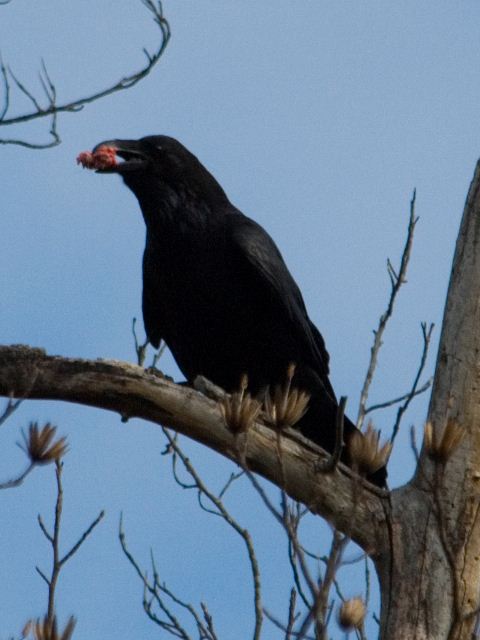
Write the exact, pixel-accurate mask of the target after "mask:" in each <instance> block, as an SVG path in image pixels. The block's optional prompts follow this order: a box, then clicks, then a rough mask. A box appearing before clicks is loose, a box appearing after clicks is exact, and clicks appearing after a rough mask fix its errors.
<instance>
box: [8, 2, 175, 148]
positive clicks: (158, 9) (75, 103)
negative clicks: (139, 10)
mask: <svg viewBox="0 0 480 640" xmlns="http://www.w3.org/2000/svg"><path fill="white" fill-rule="evenodd" d="M141 2H142V4H143V5H144V6H145V7H146V8H147V10H148V11H149V12H150V13H151V14H152V16H153V20H154V22H155V23H156V24H157V26H158V28H159V30H160V33H161V40H160V43H159V45H158V47H157V49H156V51H154V53H149V52H148V51H147V50H146V49H143V52H144V53H145V56H146V58H147V61H146V63H145V65H144V66H143V67H142V68H141V69H139V70H138V71H136V72H134V73H131V74H130V75H127V76H124V77H123V78H121V79H120V80H118V81H117V82H114V83H112V84H111V85H109V86H108V87H106V88H105V89H102V90H100V91H96V92H93V93H90V94H89V95H86V96H83V97H80V98H76V99H75V100H70V101H67V102H63V103H61V104H57V96H56V89H55V85H54V84H53V82H52V80H51V79H50V76H49V74H48V72H47V69H46V67H45V63H44V62H43V61H42V69H41V72H40V83H41V85H42V88H43V91H44V94H45V96H44V97H45V99H46V105H45V106H42V105H41V104H40V102H39V100H38V99H37V98H36V97H35V96H34V95H33V93H32V92H31V91H30V90H28V89H27V88H26V87H25V86H24V84H23V83H22V82H20V80H19V79H18V78H17V77H16V76H15V75H14V73H13V71H12V70H11V69H10V68H9V67H7V66H6V65H5V64H4V63H3V61H2V60H1V58H0V75H1V82H2V83H3V94H4V98H3V107H2V109H0V126H11V125H15V124H22V123H25V122H30V121H31V120H37V119H38V118H45V117H47V118H48V117H50V118H51V125H50V135H51V136H52V140H51V141H50V142H46V143H40V144H36V143H31V142H27V141H25V140H20V139H14V138H0V144H15V145H20V146H22V147H27V148H28V149H49V148H50V147H54V146H56V145H58V144H60V137H59V135H58V133H57V115H58V114H59V113H63V112H73V111H79V110H80V109H83V107H84V106H85V105H86V104H89V103H91V102H95V101H96V100H100V99H101V98H104V97H106V96H109V95H111V94H113V93H117V92H118V91H124V90H125V89H130V87H133V86H134V85H135V84H137V82H140V80H142V79H143V78H145V76H147V75H148V74H149V73H150V72H151V71H152V69H153V67H154V66H155V65H156V64H157V62H158V61H159V60H160V58H161V57H162V55H163V53H164V51H165V49H166V47H167V44H168V41H169V40H170V35H171V34H170V25H169V24H168V21H167V20H166V18H165V17H164V15H163V8H162V3H161V2H154V0H141ZM10 80H12V81H13V83H14V84H15V86H16V87H17V89H18V90H19V91H20V92H21V93H23V94H24V95H25V96H26V97H27V98H28V99H29V100H30V102H31V103H32V107H33V108H32V110H31V111H29V112H28V113H24V114H21V115H15V116H12V117H10V118H7V113H8V111H9V109H10V104H11V93H12V92H11V85H10Z"/></svg>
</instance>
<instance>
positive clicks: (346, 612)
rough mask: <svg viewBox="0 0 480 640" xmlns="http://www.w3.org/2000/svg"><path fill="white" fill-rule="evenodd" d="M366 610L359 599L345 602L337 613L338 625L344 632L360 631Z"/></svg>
mask: <svg viewBox="0 0 480 640" xmlns="http://www.w3.org/2000/svg"><path fill="white" fill-rule="evenodd" d="M366 613H367V610H366V608H365V603H364V601H363V600H362V598H360V597H356V598H350V599H349V600H345V602H344V603H343V604H342V606H341V607H340V609H339V612H338V624H339V625H340V627H341V628H342V629H343V630H344V631H351V630H352V629H361V628H362V626H363V622H364V620H365V615H366Z"/></svg>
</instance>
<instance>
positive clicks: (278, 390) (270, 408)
mask: <svg viewBox="0 0 480 640" xmlns="http://www.w3.org/2000/svg"><path fill="white" fill-rule="evenodd" d="M294 374H295V365H294V364H293V363H291V364H290V365H289V366H288V369H287V382H286V384H285V385H284V386H281V385H277V386H276V387H275V389H274V390H273V392H268V393H267V394H266V395H265V399H264V408H265V413H266V419H267V421H268V422H269V423H270V424H271V425H272V426H274V427H275V428H276V429H278V430H279V431H281V430H282V429H285V428H286V427H293V425H294V424H296V423H297V422H298V421H299V420H300V418H302V416H303V415H304V414H305V411H306V410H307V407H308V403H309V400H310V394H309V393H306V392H305V391H300V390H299V389H292V378H293V376H294Z"/></svg>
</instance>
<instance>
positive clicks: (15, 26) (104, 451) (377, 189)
mask: <svg viewBox="0 0 480 640" xmlns="http://www.w3.org/2000/svg"><path fill="white" fill-rule="evenodd" d="M111 6H112V3H107V2H93V1H91V0H83V2H82V3H65V2H60V0H52V1H51V2H49V3H33V5H32V3H29V5H28V7H27V5H26V4H25V3H23V2H21V0H12V2H11V3H10V4H9V5H6V6H3V7H0V48H1V51H2V55H3V57H4V59H5V61H6V62H8V63H9V64H10V65H11V66H12V67H13V69H14V71H15V72H16V74H17V75H18V76H19V77H20V78H21V79H22V81H24V82H25V83H26V84H28V86H29V87H35V86H37V87H38V80H37V72H38V69H39V64H40V62H39V61H40V58H41V57H43V58H44V59H45V62H46V65H47V67H48V69H49V72H50V75H51V77H52V78H53V79H54V81H55V82H56V85H57V91H58V94H59V97H60V98H65V99H71V98H74V97H77V96H79V95H84V94H86V93H88V92H90V91H91V90H92V89H97V88H101V87H102V86H104V85H105V84H106V83H108V82H110V81H111V80H112V79H117V78H118V77H120V76H122V75H124V74H125V73H127V72H130V71H131V70H135V69H136V68H137V67H138V66H140V65H141V64H142V63H143V54H142V47H144V46H147V47H149V48H150V49H153V48H154V46H155V45H156V42H157V32H156V29H155V25H154V24H153V23H152V22H151V20H150V16H149V15H148V13H147V12H146V11H145V9H144V8H143V7H142V5H141V3H140V2H136V1H134V0H118V2H116V3H115V13H112V9H111ZM164 9H165V13H166V15H167V17H168V18H169V20H170V24H171V28H172V40H171V43H170V45H169V47H168V49H167V52H166V54H165V57H164V58H163V59H162V61H161V63H160V65H159V66H158V68H157V69H156V70H155V72H154V73H153V74H152V75H151V76H150V77H148V78H147V79H146V80H145V81H144V82H143V83H141V84H140V85H138V86H137V87H135V88H134V89H132V90H131V91H128V92H125V93H123V94H117V95H115V96H112V97H110V98H106V99H105V100H103V101H102V102H99V103H96V104H94V105H91V106H89V107H86V108H85V109H84V110H83V111H82V112H80V113H77V114H67V115H64V116H62V117H61V118H60V122H59V128H60V133H61V135H62V139H63V143H62V145H61V146H59V147H57V148H54V149H51V150H48V151H39V152H32V151H27V150H25V149H20V148H16V147H11V146H4V147H2V148H1V155H0V170H1V175H2V178H3V180H2V215H1V216H0V242H1V253H0V255H1V258H0V260H1V269H0V290H1V292H2V295H1V302H0V305H1V314H0V328H1V342H2V343H3V344H9V343H27V344H31V345H34V346H41V347H44V348H45V349H47V351H48V352H49V353H52V354H57V353H58V354H63V355H68V356H80V357H88V358H96V357H103V358H118V359H125V360H133V357H134V353H133V345H132V340H131V334H130V324H131V319H132V317H133V316H137V317H140V313H141V312H140V295H141V273H140V262H141V253H142V250H143V241H144V228H143V222H142V220H141V216H140V214H139V211H138V207H137V204H136V201H135V199H134V197H133V196H132V194H131V193H130V192H129V191H128V190H127V189H126V188H124V187H123V185H122V184H121V182H120V180H119V179H118V178H116V177H111V176H96V175H94V174H92V173H89V172H86V171H82V170H81V169H80V168H79V167H77V166H76V164H75V157H76V155H77V153H78V152H79V151H81V150H85V149H88V148H91V147H92V146H93V145H94V144H95V143H97V142H98V141H100V140H103V139H108V138H111V137H125V138H128V137H140V136H143V135H147V134H153V133H163V134H167V135H172V136H174V137H177V138H179V139H180V140H181V141H182V142H183V143H184V144H185V145H186V146H187V147H189V148H190V149H191V150H192V151H193V152H194V153H195V154H196V155H198V157H199V158H200V159H201V161H202V162H203V163H204V164H205V165H206V166H207V167H208V168H209V169H210V170H211V171H212V172H213V173H214V175H215V176H216V177H217V179H218V180H219V181H220V183H221V184H222V185H223V187H224V188H225V190H226V192H227V193H228V194H229V196H230V198H231V200H232V202H233V203H234V204H235V205H236V206H238V207H239V208H240V209H241V210H242V211H244V212H245V213H246V214H247V215H250V216H251V217H253V218H255V219H256V220H257V221H258V222H260V223H261V224H262V225H263V226H265V227H266V228H267V229H268V231H269V232H270V233H271V235H272V236H273V237H274V239H275V240H276V242H277V244H278V245H279V247H280V249H281V251H282V253H283V255H284V257H285V259H286V261H287V264H288V265H289V267H290V269H291V271H292V273H293V274H294V276H295V278H296V280H297V281H298V283H299V285H300V287H301V289H302V292H303V294H304V297H305V301H306V303H307V307H308V309H309V313H310V316H311V318H312V319H313V320H314V322H315V323H316V324H317V325H318V327H319V328H320V330H321V331H322V334H323V335H324V337H325V340H326V342H327V346H328V349H329V352H330V355H331V369H332V375H331V377H332V382H333V385H334V388H335V389H336V391H337V393H338V394H339V395H340V394H343V395H348V397H349V403H348V412H349V414H351V415H354V414H355V407H356V404H357V402H358V397H359V392H360V388H361V383H362V380H363V376H364V374H365V370H366V366H367V363H368V356H369V349H370V345H371V339H372V329H373V328H374V327H375V325H376V323H377V321H378V316H379V314H380V313H381V312H382V311H383V308H384V305H385V303H386V299H387V294H388V290H389V284H388V278H387V275H386V270H385V264H386V258H387V257H390V258H391V259H392V261H393V262H394V264H398V258H399V256H400V253H401V249H402V246H403V242H404V231H405V228H406V224H407V216H408V207H409V201H410V197H411V194H412V190H413V188H414V187H416V188H417V214H418V215H419V216H420V222H419V224H418V228H417V233H416V240H415V247H414V255H413V258H412V262H411V268H410V272H409V277H408V284H407V285H406V286H405V288H404V289H403V290H402V292H401V294H400V298H399V304H398V310H397V312H396V315H395V318H394V320H393V321H392V323H391V325H390V326H389V328H388V330H387V333H386V335H385V343H386V344H385V347H384V350H383V351H382V354H381V357H380V363H379V369H378V374H377V378H376V382H375V384H374V386H373V388H372V395H371V400H372V401H375V402H376V401H381V400H385V399H388V398H390V397H392V396H396V395H398V394H399V393H402V392H404V391H405V390H407V389H408V387H409V385H410V383H411V380H412V377H413V375H414V373H415V370H416V366H417V362H418V360H419V356H420V352H419V350H420V347H421V333H420V322H421V321H423V320H425V321H429V322H430V321H432V322H435V323H436V327H437V328H436V331H435V340H434V344H433V348H432V352H431V354H430V358H429V362H428V366H427V373H426V377H428V375H431V374H432V372H433V367H434V361H435V352H436V346H437V339H438V336H439V329H440V324H441V318H442V312H443V304H444V299H445V294H446V288H447V283H448V277H449V272H450V267H451V258H452V255H453V249H454V244H455V239H456V234H457V229H458V224H459V221H460V215H461V212H462V207H463V202H464V199H465V195H466V191H467V188H468V185H469V181H470V179H471V176H472V173H473V169H474V165H475V162H476V160H477V157H478V151H479V147H480V145H479V138H480V133H479V128H478V105H479V104H480V43H479V36H478V28H477V25H478V22H479V20H480V5H479V4H478V3H477V2H472V1H470V2H468V1H462V2H459V3H450V2H443V1H435V2H431V1H424V2H422V3H419V2H413V1H403V2H400V3H386V2H385V3H380V2H373V1H371V2H355V1H353V0H345V1H342V2H313V1H307V0H303V1H299V2H296V3H292V2H286V1H284V0H275V1H273V0H265V1H264V2H252V1H246V2H237V1H235V2H234V1H232V0H230V1H229V0H224V1H223V2H221V3H220V2H214V1H213V0H209V1H204V0H184V1H183V2H178V1H177V2H175V1H174V0H170V1H168V0H166V2H165V3H164ZM17 98H18V101H17ZM15 100H16V103H15V104H16V105H18V111H23V110H24V109H26V108H28V104H26V103H25V102H24V100H23V99H22V98H21V97H18V96H17V97H16V98H15ZM15 104H14V106H15ZM20 133H25V135H28V136H29V139H33V140H37V141H45V140H46V139H47V127H46V124H45V123H43V124H42V123H36V124H35V125H29V126H28V127H25V128H24V129H22V130H21V131H16V132H13V131H12V130H7V129H6V128H5V127H4V128H3V130H2V129H0V135H3V136H4V137H10V136H12V135H19V134H20ZM161 366H162V368H163V369H164V370H165V371H166V372H167V373H169V374H170V375H173V376H175V377H176V378H178V377H179V372H178V370H177V369H176V367H175V364H174V362H173V360H172V359H171V357H170V356H168V355H167V356H165V358H164V360H163V361H162V365H161ZM427 402H428V398H427V397H424V398H423V399H422V400H418V401H416V402H415V403H414V405H413V406H412V409H411V410H410V411H409V413H408V415H407V417H406V419H405V422H404V426H403V432H402V434H401V436H400V438H399V443H398V446H397V449H396V451H395V453H394V456H393V460H392V463H391V469H390V478H391V484H392V485H393V486H397V485H399V484H401V483H403V482H405V481H407V480H408V478H409V477H410V475H411V473H412V470H413V456H412V454H411V452H410V449H409V446H408V428H409V426H410V424H414V425H416V428H417V432H418V434H420V433H421V427H422V423H423V421H424V418H425V415H426V410H427ZM31 419H38V420H40V421H42V420H51V421H52V422H54V423H55V424H58V426H59V430H60V432H61V433H62V434H65V435H68V439H69V442H70V452H69V454H68V455H67V457H66V458H65V471H64V482H65V516H64V517H65V524H64V528H63V535H64V539H65V542H64V545H65V547H68V546H69V545H70V544H71V543H73V542H74V541H75V539H76V536H77V535H78V534H79V533H80V532H81V531H82V530H83V529H84V528H85V527H86V526H87V525H88V524H89V522H90V521H91V520H92V519H93V517H95V515H96V514H97V513H98V511H100V510H101V509H105V510H106V518H105V521H104V522H103V523H102V524H101V525H100V527H99V528H98V530H97V531H96V532H95V534H94V536H93V537H92V539H90V540H88V541H87V543H86V545H85V547H84V548H83V549H82V551H81V553H80V554H79V555H78V556H77V557H75V558H74V559H73V560H72V562H71V563H70V564H69V565H67V567H66V568H65V571H64V574H63V575H62V576H61V578H60V585H59V596H58V611H59V615H60V617H61V619H62V620H65V619H66V617H67V616H68V615H69V614H70V613H75V615H76V616H77V617H78V627H77V631H76V633H75V637H76V638H79V639H84V638H85V639H86V638H91V637H105V638H110V637H111V638H113V637H118V636H119V635H122V637H130V636H132V637H133V636H136V637H140V636H141V637H143V638H154V637H157V636H158V630H157V629H156V628H155V627H154V626H153V625H152V624H151V623H149V622H148V621H147V620H146V618H145V616H144V615H143V614H142V612H141V586H140V584H139V583H138V581H137V579H136V578H135V576H134V575H133V573H132V571H131V568H130V567H129V566H128V565H127V563H126V561H125V559H124V558H123V556H122V555H121V552H120V549H119V545H118V541H117V539H116V533H117V529H118V519H119V513H120V511H121V510H122V511H123V513H124V523H125V529H126V533H127V537H128V540H129V541H130V545H131V547H132V550H134V551H135V553H136V555H137V557H138V559H139V561H140V562H141V563H142V564H144V565H145V566H147V565H148V558H149V550H150V548H152V549H154V551H155V554H156V557H157V562H158V565H159V568H160V570H161V575H162V577H163V579H165V580H166V581H167V583H168V584H169V586H170V587H172V589H175V590H176V591H177V593H179V594H181V595H182V597H184V598H185V599H186V600H189V601H192V602H194V603H196V604H198V603H199V601H200V600H205V601H206V602H207V603H208V605H209V608H210V610H211V612H212V614H213V615H214V617H215V620H216V622H217V627H218V629H219V631H220V633H221V636H222V638H226V639H230V638H231V639H234V638H239V637H248V634H249V633H250V630H251V628H252V617H251V588H250V584H249V578H248V566H247V564H246V562H245V558H244V554H243V547H242V543H241V541H240V540H237V539H236V538H235V537H234V536H233V534H231V533H230V532H229V531H228V530H226V527H225V525H224V524H223V523H221V522H220V521H217V519H215V518H212V517H208V516H207V515H206V514H204V513H203V512H200V511H199V509H198V507H197V505H196V500H195V497H194V496H193V495H191V494H190V493H188V492H182V491H181V490H180V489H178V488H177V487H176V485H175V484H174V482H173V480H172V478H171V472H170V467H169V463H168V460H166V459H165V458H163V457H162V456H161V455H160V453H161V451H162V449H163V448H164V441H163V439H162V435H161V432H160V429H159V428H157V427H156V426H153V425H149V424H146V423H141V422H140V421H137V420H132V421H130V422H129V423H128V424H126V425H125V424H122V423H121V422H120V420H119V418H118V417H117V416H115V415H110V414H107V413H103V412H100V411H95V410H92V409H88V408H82V407H76V406H70V405H60V404H53V403H37V402H35V403H34V402H31V403H25V404H24V405H23V406H22V408H21V409H20V410H19V411H18V412H17V413H16V414H15V415H14V416H13V417H12V419H11V420H10V421H9V422H8V423H7V424H6V425H4V426H3V427H2V432H1V434H0V436H1V438H2V440H1V442H2V447H1V452H0V459H1V468H2V472H1V473H2V477H4V478H7V477H9V476H10V475H11V474H13V473H14V472H15V471H16V470H18V469H19V468H20V467H21V466H22V464H23V457H22V454H21V451H20V450H19V449H18V448H17V447H15V444H14V443H15V441H16V440H18V439H19V433H20V429H21V428H25V426H26V425H27V424H28V421H29V420H31ZM375 423H376V426H378V427H379V428H382V430H383V431H384V432H385V434H388V433H389V429H390V428H391V426H392V423H393V413H392V412H385V413H383V414H379V415H378V416H377V417H376V419H375ZM186 449H187V450H188V453H189V455H190V456H191V458H192V459H193V460H195V462H196V463H197V464H198V467H199V469H200V470H201V471H202V473H203V474H204V476H205V478H206V479H207V480H208V481H209V482H210V483H211V484H212V486H213V487H220V486H222V484H223V482H224V480H225V479H226V477H228V474H229V473H230V470H231V466H230V465H229V464H228V463H227V462H225V461H223V460H222V459H221V458H219V457H218V456H216V455H214V454H212V453H210V452H208V451H206V450H204V449H203V448H201V447H198V446H196V445H194V444H191V443H186ZM53 496H54V475H53V468H42V469H40V470H38V471H37V473H36V474H35V475H34V476H33V477H31V478H29V479H28V481H27V482H26V483H25V485H24V486H23V487H21V488H19V489H17V490H12V491H9V492H3V494H2V496H1V498H2V500H1V504H0V514H1V515H0V518H1V521H2V527H0V620H1V621H2V622H1V625H2V628H1V629H0V638H6V637H7V636H8V634H13V633H15V632H17V631H18V630H19V629H20V628H21V626H22V624H23V622H24V621H25V619H26V618H27V617H29V616H35V615H40V614H42V613H43V611H44V608H45V603H46V594H45V589H44V585H43V583H42V581H41V580H40V578H39V577H38V576H37V575H36V573H35V571H34V566H35V565H36V564H38V565H40V566H42V567H44V568H46V567H47V566H48V562H49V556H48V548H47V545H46V543H45V541H44V540H43V538H42V537H41V534H40V532H39V530H38V527H37V525H36V515H37V513H38V512H41V513H42V514H43V515H44V517H45V519H46V520H48V519H49V518H51V514H52V511H53ZM230 504H231V505H232V509H233V511H234V513H235V514H236V515H237V516H238V518H239V519H240V520H241V522H242V523H243V524H244V526H246V527H248V528H250V529H251V531H252V535H253V537H254V540H255V542H256V544H257V546H258V551H259V557H260V561H261V563H262V567H263V568H264V589H265V592H264V599H265V605H266V606H267V607H268V608H269V610H271V611H273V612H275V613H276V614H277V615H280V616H281V614H282V612H283V611H285V610H286V605H287V599H288V588H289V583H288V580H287V578H288V576H289V573H288V567H287V566H286V559H285V541H284V539H283V537H282V535H281V532H279V531H278V530H277V526H276V524H275V523H274V522H273V521H272V520H271V519H270V518H269V517H268V516H266V515H265V514H264V513H263V509H262V507H261V505H260V503H259V500H258V499H257V498H256V496H255V495H253V494H252V492H251V490H250V489H249V487H248V486H247V484H246V483H244V484H239V485H238V487H236V488H235V489H234V490H233V491H232V496H231V503H230ZM306 536H307V538H308V540H309V543H310V545H311V546H312V547H314V548H316V549H318V550H322V552H324V551H325V549H326V544H328V540H329V535H328V530H327V529H326V528H324V527H320V526H319V525H318V523H312V524H311V525H310V526H309V527H308V531H307V532H306ZM65 547H64V548H65ZM349 553H353V551H352V552H349ZM282 563H283V564H282ZM348 571H349V572H350V571H351V570H350V569H349V570H348ZM359 574H361V572H359ZM357 578H358V579H357ZM361 590H362V581H361V580H360V578H359V577H358V576H354V577H353V578H352V577H351V575H349V578H348V581H347V585H346V588H345V592H346V595H355V594H357V593H359V592H361ZM332 633H333V634H336V633H338V632H337V631H336V630H335V629H333V630H332ZM375 635H376V628H375V624H374V623H373V622H369V637H375ZM264 637H265V638H268V639H269V638H276V637H278V633H277V631H275V630H274V629H273V628H272V627H267V628H266V631H265V636H264Z"/></svg>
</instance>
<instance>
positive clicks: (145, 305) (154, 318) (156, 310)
mask: <svg viewBox="0 0 480 640" xmlns="http://www.w3.org/2000/svg"><path fill="white" fill-rule="evenodd" d="M157 271H158V267H156V260H155V255H154V251H153V248H152V245H151V243H150V242H149V241H148V237H147V244H146V246H145V251H144V253H143V292H142V312H143V324H144V325H145V333H146V334H147V338H148V341H149V342H150V344H151V345H153V346H154V347H155V348H157V349H158V347H159V346H160V341H161V340H162V334H161V330H162V328H161V326H160V323H161V320H160V319H161V315H162V314H161V307H162V300H161V296H160V295H159V286H158V273H157Z"/></svg>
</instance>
